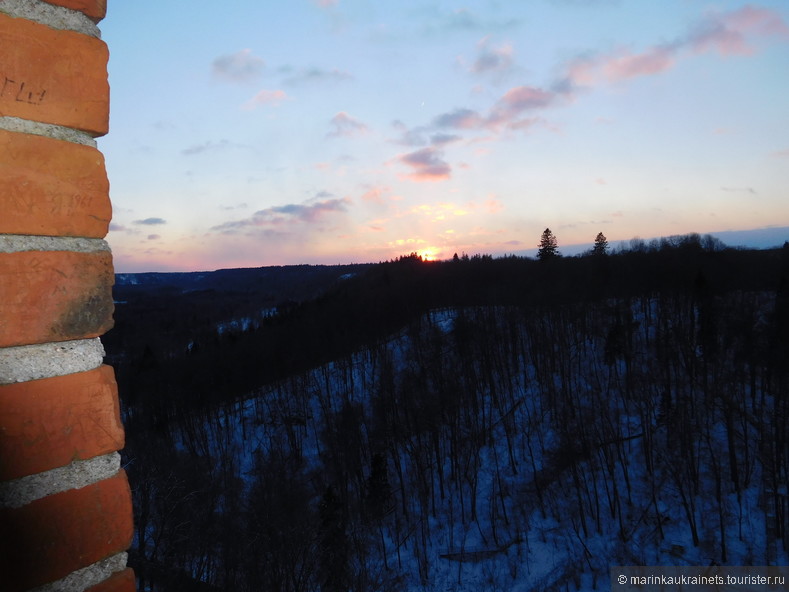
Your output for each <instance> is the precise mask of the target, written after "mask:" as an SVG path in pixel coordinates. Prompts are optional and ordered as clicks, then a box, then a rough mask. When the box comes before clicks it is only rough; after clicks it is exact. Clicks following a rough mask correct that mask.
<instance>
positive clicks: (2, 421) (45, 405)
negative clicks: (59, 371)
mask: <svg viewBox="0 0 789 592" xmlns="http://www.w3.org/2000/svg"><path fill="white" fill-rule="evenodd" d="M123 444H124V433H123V425H122V424H121V418H120V408H119V405H118V386H117V384H116V383H115V373H114V371H113V369H112V367H111V366H101V367H100V368H97V369H95V370H90V371H88V372H77V373H75V374H67V375H66V376H58V377H55V378H43V379H41V380H31V381H30V382H19V383H15V384H6V385H0V481H7V480H10V479H16V478H18V477H24V476H25V475H33V474H35V473H40V472H42V471H48V470H50V469H54V468H57V467H62V466H65V465H67V464H69V463H70V462H71V461H74V460H85V459H88V458H93V457H94V456H99V455H101V454H109V453H110V452H114V451H116V450H120V449H121V448H123Z"/></svg>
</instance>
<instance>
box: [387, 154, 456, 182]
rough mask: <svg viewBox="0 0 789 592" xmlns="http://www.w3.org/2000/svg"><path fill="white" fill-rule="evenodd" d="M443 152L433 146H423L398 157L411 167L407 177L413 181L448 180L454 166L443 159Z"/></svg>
mask: <svg viewBox="0 0 789 592" xmlns="http://www.w3.org/2000/svg"><path fill="white" fill-rule="evenodd" d="M442 156H443V153H442V152H441V151H440V150H438V149H436V148H433V147H430V148H422V149H421V150H417V151H416V152H409V153H408V154H403V155H401V156H399V157H398V160H399V161H400V162H401V163H403V164H404V165H406V166H408V167H410V168H411V170H412V172H411V173H410V174H409V175H406V178H408V179H411V180H412V181H446V180H447V179H449V176H450V175H451V173H452V167H450V166H449V164H448V163H447V162H445V161H444V160H442V158H441V157H442Z"/></svg>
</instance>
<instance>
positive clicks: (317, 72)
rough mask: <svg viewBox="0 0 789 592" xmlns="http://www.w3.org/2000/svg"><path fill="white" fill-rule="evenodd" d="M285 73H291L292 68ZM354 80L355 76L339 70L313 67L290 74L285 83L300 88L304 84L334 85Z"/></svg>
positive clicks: (285, 70)
mask: <svg viewBox="0 0 789 592" xmlns="http://www.w3.org/2000/svg"><path fill="white" fill-rule="evenodd" d="M282 72H283V73H285V72H290V68H284V69H283V70H282ZM350 80H353V75H352V74H351V73H350V72H346V71H345V70H340V69H339V68H331V69H329V70H325V69H324V68H318V67H311V68H305V69H303V70H300V71H298V72H296V73H293V74H289V75H288V76H286V77H285V78H284V83H285V84H288V85H290V86H300V85H304V84H334V83H338V82H348V81H350Z"/></svg>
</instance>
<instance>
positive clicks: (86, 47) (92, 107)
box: [0, 14, 110, 136]
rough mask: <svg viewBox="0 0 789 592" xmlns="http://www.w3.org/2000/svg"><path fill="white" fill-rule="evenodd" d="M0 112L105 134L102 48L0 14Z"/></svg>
mask: <svg viewBox="0 0 789 592" xmlns="http://www.w3.org/2000/svg"><path fill="white" fill-rule="evenodd" d="M0 47H2V48H3V60H2V63H0V113H2V114H3V115H6V116H9V115H10V116H14V117H21V118H22V119H30V120H33V121H41V122H44V123H54V124H57V125H62V126H66V127H71V128H75V129H79V130H83V131H85V132H88V133H90V134H92V135H96V136H101V135H104V134H106V133H107V127H108V123H109V95H110V89H109V84H108V82H107V59H108V57H109V54H108V51H107V45H106V44H105V43H104V42H103V41H101V40H100V39H96V38H94V37H90V36H89V35H83V34H81V33H76V32H73V31H58V30H56V29H52V28H50V27H47V26H46V25H41V24H38V23H34V22H32V21H28V20H25V19H21V18H13V17H10V16H7V15H5V14H0Z"/></svg>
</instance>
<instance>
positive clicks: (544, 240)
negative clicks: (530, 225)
mask: <svg viewBox="0 0 789 592" xmlns="http://www.w3.org/2000/svg"><path fill="white" fill-rule="evenodd" d="M558 245H559V243H558V241H557V240H556V236H555V235H554V234H553V232H551V229H550V228H546V229H545V230H543V232H542V236H541V237H540V244H539V249H538V250H537V258H538V259H540V260H541V261H545V260H546V259H553V258H555V257H559V256H560V253H559V247H558Z"/></svg>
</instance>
